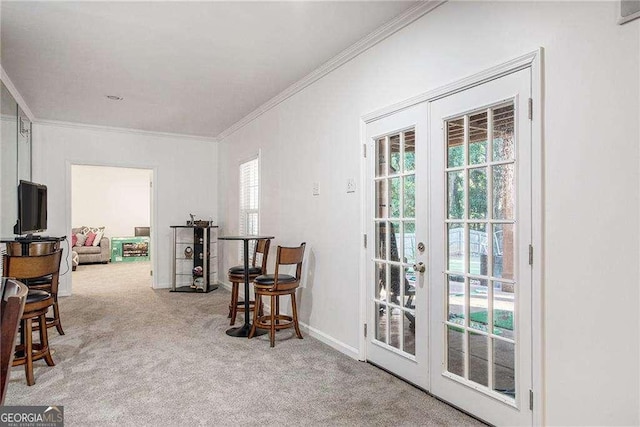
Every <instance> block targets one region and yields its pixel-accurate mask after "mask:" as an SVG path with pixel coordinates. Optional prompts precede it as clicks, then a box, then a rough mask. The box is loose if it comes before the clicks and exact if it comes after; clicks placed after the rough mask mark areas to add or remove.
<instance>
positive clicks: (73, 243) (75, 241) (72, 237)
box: [71, 234, 78, 247]
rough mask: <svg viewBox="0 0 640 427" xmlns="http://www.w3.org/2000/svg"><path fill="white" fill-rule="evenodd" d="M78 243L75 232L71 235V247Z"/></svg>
mask: <svg viewBox="0 0 640 427" xmlns="http://www.w3.org/2000/svg"><path fill="white" fill-rule="evenodd" d="M76 243H78V236H76V235H75V234H72V235H71V247H74V246H75V245H76Z"/></svg>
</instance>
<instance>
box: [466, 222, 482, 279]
mask: <svg viewBox="0 0 640 427" xmlns="http://www.w3.org/2000/svg"><path fill="white" fill-rule="evenodd" d="M467 250H468V251H469V273H470V274H474V275H482V276H486V274H487V224H484V223H474V222H472V223H470V224H469V247H468V248H467Z"/></svg>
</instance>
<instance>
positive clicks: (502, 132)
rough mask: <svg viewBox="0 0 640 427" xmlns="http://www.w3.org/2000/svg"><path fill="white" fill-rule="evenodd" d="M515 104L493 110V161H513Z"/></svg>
mask: <svg viewBox="0 0 640 427" xmlns="http://www.w3.org/2000/svg"><path fill="white" fill-rule="evenodd" d="M514 124H515V119H514V108H513V104H510V105H507V106H505V107H500V108H494V109H493V160H494V161H502V160H511V159H513V157H514V143H513V142H514Z"/></svg>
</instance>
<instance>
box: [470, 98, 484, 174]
mask: <svg viewBox="0 0 640 427" xmlns="http://www.w3.org/2000/svg"><path fill="white" fill-rule="evenodd" d="M486 162H487V112H486V111H484V112H482V113H480V114H474V115H471V116H469V164H470V165H477V164H479V163H486Z"/></svg>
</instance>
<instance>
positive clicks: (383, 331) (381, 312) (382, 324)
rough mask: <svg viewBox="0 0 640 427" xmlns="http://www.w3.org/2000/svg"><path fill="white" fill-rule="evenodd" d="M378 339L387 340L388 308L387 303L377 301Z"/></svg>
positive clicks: (384, 341)
mask: <svg viewBox="0 0 640 427" xmlns="http://www.w3.org/2000/svg"><path fill="white" fill-rule="evenodd" d="M375 316H376V339H377V340H378V341H380V342H383V343H386V342H387V310H386V305H385V304H380V303H376V314H375Z"/></svg>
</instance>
